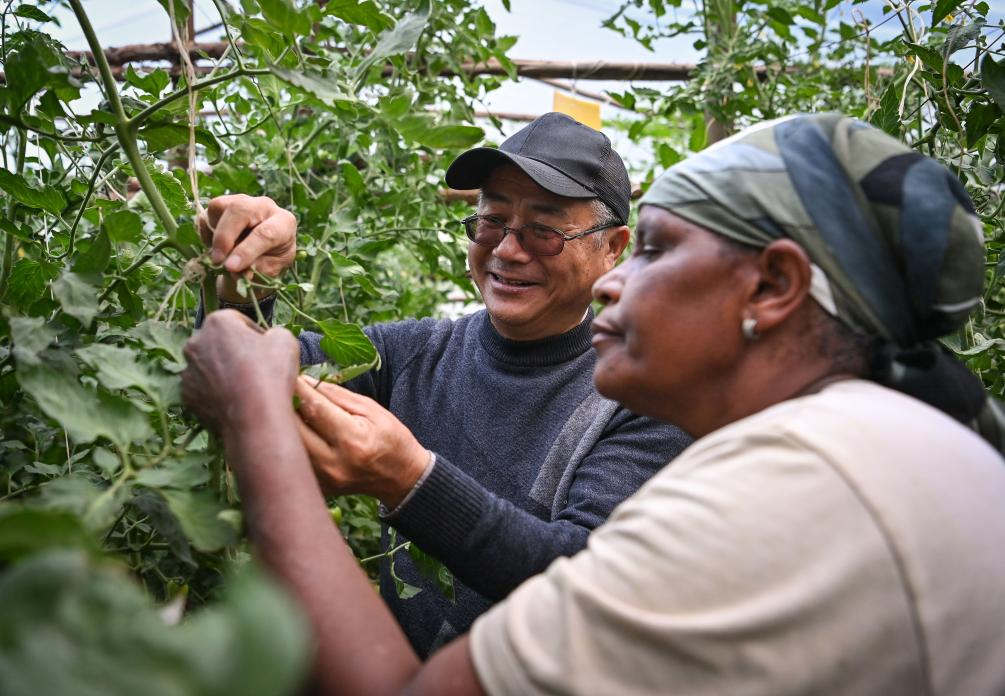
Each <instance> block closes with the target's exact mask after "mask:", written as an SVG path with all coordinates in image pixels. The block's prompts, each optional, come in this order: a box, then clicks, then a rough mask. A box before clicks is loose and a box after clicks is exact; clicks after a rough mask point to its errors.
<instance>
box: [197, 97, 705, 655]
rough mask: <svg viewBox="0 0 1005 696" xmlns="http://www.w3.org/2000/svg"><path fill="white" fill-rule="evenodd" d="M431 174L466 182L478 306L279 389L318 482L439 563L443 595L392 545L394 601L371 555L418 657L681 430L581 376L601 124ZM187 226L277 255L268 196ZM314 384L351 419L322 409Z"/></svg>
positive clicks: (286, 245) (233, 252)
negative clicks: (361, 501)
mask: <svg viewBox="0 0 1005 696" xmlns="http://www.w3.org/2000/svg"><path fill="white" fill-rule="evenodd" d="M446 178H447V183H448V184H450V185H451V186H453V187H454V188H461V189H473V188H480V189H481V195H480V202H479V206H478V214H477V215H475V216H472V217H470V218H468V219H467V220H466V221H465V227H466V230H467V234H468V237H469V238H470V239H471V244H470V247H469V263H470V267H471V274H472V277H473V279H474V281H475V284H476V285H477V286H478V288H479V290H480V291H481V294H482V298H483V300H484V302H485V307H486V309H485V310H484V311H480V312H476V313H474V314H471V315H468V316H465V317H463V318H461V319H459V320H457V321H448V320H431V319H427V320H423V321H406V322H400V323H395V324H388V325H382V326H375V327H371V328H370V329H368V331H367V334H368V336H369V337H370V338H371V340H372V341H373V342H374V345H375V346H376V347H377V350H378V351H379V353H380V355H381V361H382V365H383V367H382V369H381V370H380V371H377V372H371V373H369V374H366V375H363V376H362V377H359V378H357V379H355V380H353V381H351V382H350V383H348V384H347V385H346V386H347V387H348V388H349V390H351V391H352V392H356V393H355V394H353V393H350V392H349V391H347V390H344V389H341V388H329V387H324V388H321V389H315V388H314V387H315V385H314V384H313V381H312V382H309V383H308V382H306V381H301V383H300V384H299V385H298V389H297V393H298V395H299V397H300V400H301V404H302V406H301V413H302V416H303V418H304V420H305V421H306V422H307V423H308V424H309V425H310V427H309V428H307V427H302V428H301V435H302V437H303V438H304V441H305V444H306V445H307V449H308V453H309V454H310V456H311V460H312V463H313V464H314V467H315V471H316V473H317V475H318V477H319V480H320V481H321V484H322V487H323V488H324V489H325V491H326V492H328V493H330V494H337V493H349V492H353V493H368V494H371V495H374V496H376V497H377V498H378V499H380V501H381V503H382V504H383V514H382V518H383V520H384V521H385V522H386V523H387V524H388V525H390V526H391V527H393V528H395V529H396V530H397V532H398V541H399V542H401V541H403V540H404V539H410V540H412V541H414V542H415V543H416V544H418V546H419V547H421V548H422V549H423V550H424V551H426V552H427V553H430V554H432V555H433V556H435V557H436V558H438V559H440V560H441V561H442V562H443V563H444V564H445V565H446V566H447V567H448V568H449V569H450V570H451V571H452V572H453V573H454V575H455V578H456V579H457V581H456V582H455V591H456V599H455V601H454V602H451V601H450V600H448V599H446V598H445V597H443V596H442V595H440V593H439V592H438V591H437V590H436V589H435V587H434V586H433V585H432V583H430V582H428V581H425V580H423V579H422V577H421V576H420V575H419V573H418V570H417V568H416V567H415V566H414V564H413V562H412V560H411V558H409V557H407V556H406V555H405V554H399V555H398V556H397V557H396V558H395V572H396V574H397V575H398V576H399V577H400V578H401V579H403V580H404V581H406V582H408V583H410V584H412V585H418V586H420V587H424V588H426V591H424V592H422V593H421V594H419V595H417V596H415V597H413V598H411V599H409V600H401V599H399V598H398V596H397V593H396V592H395V588H394V582H393V581H394V579H393V577H392V576H391V573H390V563H389V562H388V561H386V560H385V561H384V562H383V566H382V568H381V592H382V594H383V596H384V598H385V600H387V602H388V604H389V605H390V606H391V608H392V610H393V612H394V614H395V615H396V617H397V618H398V620H399V622H400V623H401V625H402V627H403V628H404V631H405V633H406V634H407V635H408V637H409V639H410V640H411V642H412V645H413V646H414V648H415V650H416V652H417V653H418V654H419V655H421V656H425V655H427V654H428V653H429V652H430V651H432V650H433V649H435V648H437V647H439V646H440V645H442V644H444V643H446V642H447V641H449V640H450V639H451V638H453V637H454V636H456V635H458V634H459V633H463V632H464V631H466V630H467V629H468V627H469V626H470V625H471V622H472V621H473V620H474V619H475V618H476V617H477V616H478V615H479V614H481V613H482V612H484V611H485V610H486V609H487V608H488V607H489V606H490V605H491V604H492V603H493V602H494V601H497V600H499V599H501V598H503V597H505V596H506V595H507V594H508V593H509V592H510V591H511V590H513V589H514V588H515V587H516V586H517V585H519V584H520V583H521V582H522V581H523V580H525V579H526V578H528V577H530V576H532V575H534V574H536V573H539V572H541V571H543V570H544V569H545V568H546V567H547V566H548V565H549V563H550V562H551V561H552V560H554V559H555V558H556V557H559V556H567V555H572V554H574V553H576V552H577V551H579V550H581V549H582V548H583V547H584V546H585V544H586V538H587V536H588V534H589V532H590V530H592V529H593V528H594V527H596V526H598V525H599V524H601V523H602V522H603V521H604V520H605V519H606V518H607V516H608V515H609V514H610V512H611V510H613V508H614V507H615V506H616V505H617V504H618V503H620V502H621V501H622V500H623V499H624V498H626V497H627V496H629V495H630V494H631V493H633V492H634V491H635V490H636V489H637V488H638V487H639V486H640V485H641V484H642V483H644V482H645V481H646V480H647V479H649V478H650V477H651V476H652V475H653V474H654V473H655V472H656V471H658V470H659V469H660V468H661V467H662V466H663V465H665V464H666V462H667V461H669V460H670V459H672V458H673V457H674V456H676V454H678V453H679V452H680V451H681V450H682V449H683V448H684V447H685V446H686V445H687V444H688V442H689V439H688V438H687V436H686V435H684V434H683V433H682V432H681V431H680V430H678V429H676V428H674V427H672V426H667V425H664V424H658V423H656V422H655V421H652V420H649V419H647V418H642V417H639V416H636V415H635V414H633V413H631V412H629V411H627V410H626V409H623V408H620V407H619V406H618V405H617V404H615V403H614V402H612V401H609V400H607V399H604V398H603V397H601V396H600V395H599V394H598V393H597V392H596V390H595V389H594V387H593V383H592V372H593V365H594V362H595V357H594V354H593V352H592V350H591V349H590V323H591V321H592V318H593V314H592V311H591V310H590V308H589V306H590V300H591V287H592V285H593V282H594V281H595V280H596V279H597V278H599V277H600V276H601V275H603V274H604V273H605V272H606V271H608V270H610V269H611V268H612V267H613V266H614V265H615V263H616V262H617V260H618V258H619V256H620V255H621V253H622V251H623V250H624V248H625V246H626V245H627V243H628V238H629V230H628V227H627V226H626V224H625V223H626V222H627V219H628V211H629V196H630V185H629V180H628V175H627V172H626V171H625V167H624V163H623V162H622V161H621V158H620V157H619V156H618V154H617V153H616V152H615V151H614V150H613V149H612V148H611V145H610V142H609V140H608V139H607V138H606V136H604V135H603V134H601V133H599V132H597V131H595V130H593V129H591V128H588V127H586V126H583V125H582V124H579V123H577V122H576V121H574V120H572V119H571V118H569V117H567V116H564V115H562V114H557V113H552V114H546V115H545V116H542V117H541V118H539V119H537V120H536V121H535V122H533V123H531V124H530V125H528V126H527V127H525V128H524V129H522V130H521V131H519V132H518V133H516V134H515V135H514V136H512V137H511V138H509V139H508V140H506V141H505V142H504V143H503V144H502V146H501V147H500V148H499V149H494V148H476V149H474V150H470V151H468V152H466V153H464V154H462V155H461V156H460V157H458V158H457V159H456V160H455V161H454V162H453V164H451V166H450V168H449V169H448V171H447V177H446ZM210 223H214V224H213V225H212V227H213V228H214V229H215V234H213V233H211V232H210ZM249 228H250V229H251V232H250V234H249V235H248V237H247V238H246V239H245V240H244V241H242V242H240V244H237V245H236V246H235V240H237V239H238V237H239V235H240V234H241V233H242V232H244V231H245V230H246V229H249ZM203 229H204V236H205V237H207V238H208V239H211V240H212V245H213V255H214V260H216V261H218V262H221V261H222V262H224V264H225V268H226V269H227V270H229V271H231V272H234V273H240V272H242V271H245V270H246V269H247V268H248V267H249V266H250V265H251V264H253V263H259V265H260V266H261V267H264V269H265V270H266V272H272V273H278V272H279V271H280V270H281V268H282V266H283V265H284V264H288V263H289V262H290V260H291V259H292V249H293V245H294V241H293V240H294V239H295V223H294V222H293V221H292V219H291V216H289V215H288V214H286V213H284V212H283V211H280V210H279V209H278V207H276V206H275V204H274V203H272V202H271V201H269V200H268V199H249V198H246V197H244V198H233V197H228V198H226V199H224V200H222V201H214V202H213V203H211V204H210V216H209V218H208V219H206V220H204V221H203ZM235 258H236V259H237V261H235ZM222 283H224V284H223V285H221V296H222V298H223V299H224V300H234V299H239V296H237V294H236V289H235V288H234V287H233V283H234V281H233V278H232V277H231V278H225V279H224V280H223V281H222ZM319 340H320V337H319V336H318V335H317V334H311V333H308V332H304V333H302V334H301V335H300V351H301V362H302V363H316V362H321V361H323V360H325V356H324V353H323V352H322V351H321V350H320V346H319ZM359 395H364V396H366V397H370V398H369V399H363V398H360V396H359ZM322 399H330V400H332V401H335V402H336V403H338V404H339V405H341V406H342V407H343V408H345V409H346V410H347V411H349V412H350V413H352V414H354V416H356V417H357V418H359V419H361V422H362V421H365V422H366V424H367V426H368V427H367V428H363V427H362V425H361V424H360V423H357V424H356V425H360V427H359V428H355V427H354V424H353V423H352V422H345V423H339V422H333V421H330V420H324V419H325V417H326V416H325V414H327V413H330V410H329V409H325V408H324V407H323V406H324V404H323V403H322V401H321V400H322ZM371 399H372V400H371ZM385 409H389V410H390V412H391V413H388V412H387V410H385ZM392 414H393V415H392ZM316 433H321V435H318V434H316ZM374 433H376V434H374ZM385 541H386V538H385Z"/></svg>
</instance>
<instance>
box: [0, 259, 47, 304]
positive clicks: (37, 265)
mask: <svg viewBox="0 0 1005 696" xmlns="http://www.w3.org/2000/svg"><path fill="white" fill-rule="evenodd" d="M57 275H59V266H58V265H56V264H54V263H46V262H45V261H35V260H34V259H20V260H19V261H18V262H17V263H16V264H14V270H13V271H11V274H10V280H9V283H8V287H7V295H6V296H5V297H4V298H3V299H4V302H6V303H9V304H13V305H15V306H27V305H30V304H32V303H34V302H36V301H37V300H39V299H40V298H41V297H42V294H43V293H44V292H45V288H46V286H47V285H48V284H49V283H50V282H51V281H52V280H53V279H54V278H55V277H56V276H57Z"/></svg>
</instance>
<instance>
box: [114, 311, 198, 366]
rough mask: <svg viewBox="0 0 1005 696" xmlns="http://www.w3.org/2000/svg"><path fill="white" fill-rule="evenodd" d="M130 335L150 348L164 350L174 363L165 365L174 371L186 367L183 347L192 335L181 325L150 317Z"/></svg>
mask: <svg viewBox="0 0 1005 696" xmlns="http://www.w3.org/2000/svg"><path fill="white" fill-rule="evenodd" d="M129 335H130V336H131V337H133V338H135V339H137V340H139V341H140V342H141V343H143V345H144V347H146V348H147V349H148V350H149V349H154V350H160V351H163V352H164V353H165V354H166V355H167V357H168V358H170V360H171V363H172V364H169V365H166V366H165V367H167V368H168V369H170V370H171V371H172V372H178V371H180V370H181V369H183V368H184V367H185V354H184V353H183V352H182V349H183V348H184V347H185V342H186V341H188V339H189V337H190V335H189V333H188V332H187V331H185V329H184V328H182V327H181V326H176V325H173V324H168V323H167V322H164V321H154V320H153V319H148V320H147V321H144V322H142V323H140V324H137V325H136V326H135V327H133V328H132V329H130V331H129Z"/></svg>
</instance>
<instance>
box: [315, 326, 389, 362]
mask: <svg viewBox="0 0 1005 696" xmlns="http://www.w3.org/2000/svg"><path fill="white" fill-rule="evenodd" d="M318 327H319V328H320V329H321V333H322V334H324V338H322V339H321V350H323V351H324V352H325V354H326V355H327V356H328V357H329V358H330V359H331V360H332V362H334V363H335V364H336V365H338V366H339V367H340V368H343V369H346V368H355V367H360V366H366V368H365V369H364V370H363V372H365V371H366V370H368V369H371V368H373V367H376V366H378V365H380V355H378V353H377V349H376V348H374V347H373V343H371V342H370V339H369V338H367V336H366V334H365V333H363V330H362V329H360V328H359V326H357V325H356V324H346V323H343V322H341V321H338V320H337V319H325V320H324V321H320V322H318ZM359 374H361V373H359Z"/></svg>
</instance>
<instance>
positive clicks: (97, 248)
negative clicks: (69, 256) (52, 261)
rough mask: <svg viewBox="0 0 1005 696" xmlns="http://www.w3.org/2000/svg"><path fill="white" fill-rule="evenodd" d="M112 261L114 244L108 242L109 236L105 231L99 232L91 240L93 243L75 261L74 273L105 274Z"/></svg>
mask: <svg viewBox="0 0 1005 696" xmlns="http://www.w3.org/2000/svg"><path fill="white" fill-rule="evenodd" d="M111 260H112V244H111V242H109V241H108V234H107V233H106V232H105V231H104V230H98V231H97V232H95V233H94V237H92V238H91V243H90V245H89V246H87V247H86V249H85V251H83V252H82V253H81V254H80V255H79V256H77V258H76V259H74V261H73V271H74V272H75V273H80V274H81V275H88V274H93V273H103V272H104V270H105V269H106V268H108V264H109V263H111Z"/></svg>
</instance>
